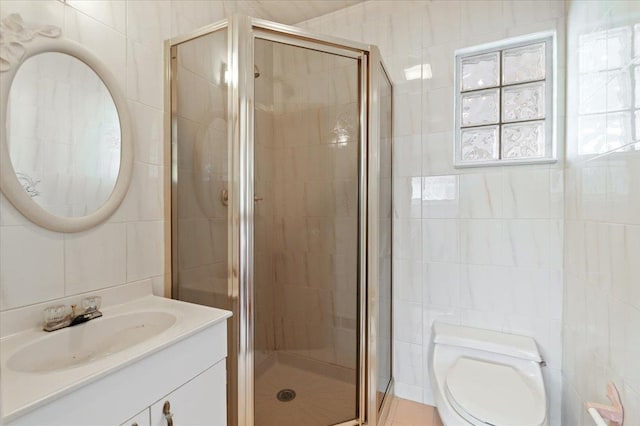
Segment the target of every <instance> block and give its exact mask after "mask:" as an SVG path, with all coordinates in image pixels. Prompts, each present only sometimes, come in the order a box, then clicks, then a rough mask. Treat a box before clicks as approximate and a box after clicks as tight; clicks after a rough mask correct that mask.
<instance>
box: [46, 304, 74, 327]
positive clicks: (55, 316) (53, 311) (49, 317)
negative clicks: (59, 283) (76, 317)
mask: <svg viewBox="0 0 640 426" xmlns="http://www.w3.org/2000/svg"><path fill="white" fill-rule="evenodd" d="M70 313H71V309H70V308H69V307H68V306H66V305H54V306H48V307H46V308H45V309H44V323H45V324H52V323H56V322H60V321H62V320H64V319H65V318H66V317H67V316H69V314H70Z"/></svg>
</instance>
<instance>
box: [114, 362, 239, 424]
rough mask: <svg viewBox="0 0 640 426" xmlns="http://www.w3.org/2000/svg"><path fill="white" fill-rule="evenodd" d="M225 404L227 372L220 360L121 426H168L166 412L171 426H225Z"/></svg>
mask: <svg viewBox="0 0 640 426" xmlns="http://www.w3.org/2000/svg"><path fill="white" fill-rule="evenodd" d="M226 405H227V398H226V369H225V363H224V362H223V361H221V362H219V363H217V364H216V365H214V366H213V367H211V368H209V369H208V370H206V371H204V372H203V373H201V374H200V375H199V376H197V377H196V378H194V379H193V380H191V381H189V382H187V383H185V384H184V385H182V386H180V387H179V388H178V389H176V390H175V391H173V392H171V393H170V394H169V395H167V396H165V397H163V398H161V399H160V400H158V402H156V403H155V404H153V405H152V406H151V407H149V408H147V409H146V410H144V411H143V412H141V413H139V414H138V415H136V416H135V417H133V418H132V419H129V420H127V421H126V422H124V423H123V424H122V425H121V426H149V425H152V426H167V425H168V424H169V422H168V421H167V417H166V415H165V409H168V410H169V413H170V415H171V419H172V421H173V425H174V426H200V425H202V426H204V425H206V426H226V424H227V412H226V410H227V407H226ZM165 407H166V408H165Z"/></svg>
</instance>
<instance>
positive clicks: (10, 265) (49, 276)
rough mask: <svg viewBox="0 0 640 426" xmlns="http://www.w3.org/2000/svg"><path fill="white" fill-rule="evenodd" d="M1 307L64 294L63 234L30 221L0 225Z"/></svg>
mask: <svg viewBox="0 0 640 426" xmlns="http://www.w3.org/2000/svg"><path fill="white" fill-rule="evenodd" d="M0 253H1V254H2V255H1V256H0V290H1V294H2V298H1V301H0V304H1V305H0V308H1V309H9V308H15V307H19V306H24V305H30V304H33V303H38V302H43V301H46V300H50V299H55V298H58V297H62V296H64V242H63V237H62V234H59V233H56V232H50V231H47V230H45V229H43V228H40V227H37V226H36V225H33V224H27V225H25V226H2V227H0Z"/></svg>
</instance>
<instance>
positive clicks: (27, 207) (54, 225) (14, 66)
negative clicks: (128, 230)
mask: <svg viewBox="0 0 640 426" xmlns="http://www.w3.org/2000/svg"><path fill="white" fill-rule="evenodd" d="M18 18H19V17H18ZM51 28H54V29H55V27H48V28H47V29H49V30H50V29H51ZM3 30H5V28H3ZM34 32H35V34H34V36H33V38H32V39H31V41H27V42H18V41H16V40H17V39H16V38H13V39H10V40H8V41H7V42H6V43H7V44H11V45H12V46H11V47H12V48H14V49H17V51H18V52H19V53H21V55H19V57H15V58H14V59H15V63H9V65H8V69H3V71H2V72H1V73H0V117H2V122H3V123H5V124H2V125H0V189H1V190H2V192H3V193H4V195H5V196H6V197H7V199H8V200H9V201H10V202H11V204H13V205H14V206H15V208H16V209H18V211H20V213H22V214H23V215H24V216H25V217H26V218H27V219H29V220H30V221H32V222H33V223H35V224H37V225H39V226H42V227H44V228H47V229H50V230H52V231H57V232H79V231H84V230H86V229H89V228H92V227H94V226H96V225H98V224H99V223H102V222H104V221H105V220H106V219H108V218H109V217H110V216H111V215H112V214H113V213H114V212H115V211H116V210H117V208H118V207H119V206H120V204H121V203H122V200H123V199H124V196H125V195H126V193H127V190H128V188H129V183H130V182H131V176H132V173H133V140H132V133H131V123H130V119H129V111H128V108H127V102H126V98H125V96H124V93H123V92H122V91H121V90H120V87H119V83H118V81H117V80H116V78H115V77H114V76H113V74H112V73H111V72H110V71H109V70H108V69H107V67H106V66H105V65H104V64H103V63H102V62H101V61H100V59H98V58H97V57H96V56H95V55H94V54H93V53H91V52H90V51H88V50H87V49H85V48H84V47H83V46H81V45H80V44H78V43H76V42H73V41H71V40H67V39H64V38H57V37H58V35H59V30H58V32H57V33H55V34H54V35H51V34H44V33H40V34H38V30H37V29H36V30H35V31H34ZM2 35H3V39H6V38H7V35H8V36H9V37H10V36H11V35H12V34H7V32H6V30H5V31H3V34H2ZM38 35H43V36H44V37H38ZM3 42H4V40H3ZM22 52H24V53H22ZM45 52H59V53H64V54H67V55H71V56H73V57H74V58H76V59H78V60H80V61H82V62H84V63H85V64H86V65H87V66H89V67H90V68H91V69H92V70H93V71H94V72H95V73H96V74H97V75H98V77H100V79H102V81H103V82H104V84H105V86H106V87H107V90H109V93H111V97H112V98H113V101H114V103H115V106H116V109H117V111H118V117H119V119H120V134H121V146H120V170H119V173H118V178H117V180H116V183H115V185H114V187H113V191H112V192H111V195H110V196H109V198H108V199H107V201H106V202H105V203H104V204H103V205H102V206H101V207H99V208H98V209H97V210H96V211H94V212H92V213H91V214H89V215H87V216H80V217H63V216H57V215H54V214H52V213H49V212H48V211H47V210H45V209H44V208H42V207H41V206H40V205H39V204H38V203H36V202H35V201H34V200H32V199H31V197H30V196H29V195H28V194H27V192H26V191H25V190H24V188H23V187H22V185H21V184H20V182H19V181H18V178H17V176H16V173H15V170H14V168H13V164H12V163H11V157H10V155H9V145H8V141H7V134H6V133H7V129H6V111H7V102H8V100H9V91H10V89H11V83H12V82H13V79H14V77H15V75H16V73H17V71H18V70H19V69H20V65H21V64H22V63H23V62H24V61H25V60H26V59H28V58H30V57H32V56H35V55H38V54H40V53H45ZM2 60H3V66H4V67H5V68H6V67H7V63H8V61H7V60H6V58H4V57H3V58H2Z"/></svg>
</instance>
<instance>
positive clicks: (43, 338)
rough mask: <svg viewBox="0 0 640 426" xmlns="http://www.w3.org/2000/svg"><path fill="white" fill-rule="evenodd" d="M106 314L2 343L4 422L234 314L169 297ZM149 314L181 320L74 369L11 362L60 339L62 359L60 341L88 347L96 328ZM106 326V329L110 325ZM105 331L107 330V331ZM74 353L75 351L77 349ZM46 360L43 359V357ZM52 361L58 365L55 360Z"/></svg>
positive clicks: (145, 299) (19, 335)
mask: <svg viewBox="0 0 640 426" xmlns="http://www.w3.org/2000/svg"><path fill="white" fill-rule="evenodd" d="M101 311H102V313H103V316H102V317H101V318H97V319H94V320H92V321H89V322H87V323H85V324H80V325H77V326H74V327H68V328H65V329H62V330H58V331H54V332H51V333H47V332H45V331H41V330H38V329H29V330H25V331H21V332H19V333H15V334H12V335H9V336H6V337H3V338H2V339H0V369H1V374H0V377H1V378H2V379H1V380H2V394H1V397H2V401H1V402H2V404H0V406H1V407H2V415H3V417H2V420H3V422H9V421H11V420H13V419H15V418H17V417H20V416H21V415H23V414H25V413H27V412H29V411H31V410H33V409H35V408H37V407H40V406H42V405H44V404H47V403H49V402H51V401H53V400H55V399H57V398H60V397H62V396H63V395H66V394H68V393H70V392H72V391H74V390H76V389H78V388H80V387H82V386H85V385H87V384H89V383H91V382H93V381H96V380H98V379H100V378H102V377H104V376H106V375H108V374H111V373H113V372H114V371H117V370H119V369H122V368H124V367H125V366H128V365H130V364H132V363H134V362H136V361H139V360H141V359H143V358H145V357H147V356H149V355H151V354H153V353H155V352H158V351H160V350H161V349H164V348H166V347H168V346H170V345H173V344H175V343H177V342H178V341H181V340H183V339H185V338H187V337H189V336H192V335H194V334H196V333H198V332H199V331H202V330H204V329H206V328H208V327H211V326H213V325H215V324H218V323H220V322H222V321H225V320H226V319H227V318H229V317H230V316H231V312H229V311H224V310H221V309H216V308H210V307H206V306H200V305H194V304H191V303H186V302H181V301H176V300H171V299H166V298H163V297H158V296H153V295H150V294H148V295H146V296H143V297H140V298H137V299H135V300H132V301H130V302H127V303H122V304H117V305H113V306H108V307H105V308H103V309H101ZM145 313H147V314H149V315H150V316H152V315H165V316H171V318H172V321H173V318H175V321H174V322H172V324H171V325H169V326H168V327H166V329H163V330H162V331H160V332H158V333H157V334H155V335H152V336H151V337H146V338H145V339H144V340H141V341H140V342H138V343H135V344H133V345H130V346H128V347H125V348H124V349H123V348H115V349H114V348H112V347H106V348H101V352H100V354H99V356H95V357H93V356H92V357H89V356H88V357H87V359H88V361H83V362H81V363H78V364H76V365H71V364H72V363H73V360H71V362H69V360H67V364H68V365H70V366H66V367H65V366H64V365H63V366H61V367H59V368H51V369H48V368H41V367H38V368H34V371H24V369H23V370H21V369H20V368H15V363H14V364H11V362H10V361H11V360H12V356H13V355H14V354H16V353H18V352H19V351H21V350H23V349H24V348H25V347H26V346H29V345H33V344H37V345H36V346H35V347H37V348H41V349H42V348H44V349H46V348H47V343H46V342H48V341H51V342H53V341H54V338H56V339H57V341H58V343H56V345H57V347H58V349H57V351H58V355H59V352H60V349H59V347H60V340H62V341H63V342H64V343H65V344H69V346H77V345H82V343H83V342H82V340H83V339H84V338H85V337H83V334H85V333H87V332H89V331H91V330H92V328H91V327H96V326H99V325H103V326H104V325H105V324H107V321H113V320H114V319H115V320H116V321H115V322H118V317H123V316H126V315H132V316H138V317H139V316H141V315H142V316H144V315H145ZM127 318H128V317H127ZM100 321H102V322H103V324H100V323H99V322H100ZM122 322H123V319H122V318H120V320H119V323H120V327H121V328H122ZM83 327H84V329H83ZM125 327H126V325H125ZM138 327H140V326H138ZM101 328H102V329H104V328H105V327H101ZM132 328H134V327H132ZM96 329H98V328H96ZM102 332H104V330H103V331H102ZM119 332H120V333H125V334H126V332H127V330H126V329H123V330H121V331H119ZM61 333H68V335H66V336H65V335H61ZM125 334H113V335H112V336H110V337H112V340H114V341H119V340H120V339H126V335H125ZM61 338H62V339H61ZM87 338H88V337H87ZM98 341H99V340H98ZM214 344H224V345H226V342H223V343H219V342H215V343H214ZM116 346H118V345H116ZM69 349H70V353H71V352H72V350H73V347H71V348H69ZM43 352H44V351H43ZM52 352H55V351H52ZM45 356H46V355H45ZM40 358H41V359H42V358H43V356H40ZM58 358H60V357H58ZM71 358H72V357H70V359H71ZM45 359H46V358H45ZM13 360H14V361H15V358H13ZM58 361H59V360H58ZM52 362H55V360H54V359H53V356H52ZM20 363H21V364H25V362H24V360H20Z"/></svg>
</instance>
